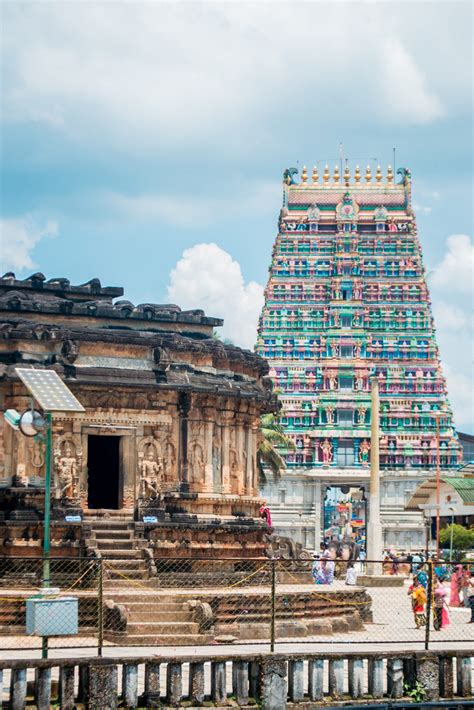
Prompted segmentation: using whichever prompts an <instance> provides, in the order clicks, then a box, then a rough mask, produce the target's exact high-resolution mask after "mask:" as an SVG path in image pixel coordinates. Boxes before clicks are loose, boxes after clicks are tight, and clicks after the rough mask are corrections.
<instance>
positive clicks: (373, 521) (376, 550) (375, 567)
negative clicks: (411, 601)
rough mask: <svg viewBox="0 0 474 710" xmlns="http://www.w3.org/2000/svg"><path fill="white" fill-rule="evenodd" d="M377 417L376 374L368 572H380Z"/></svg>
mask: <svg viewBox="0 0 474 710" xmlns="http://www.w3.org/2000/svg"><path fill="white" fill-rule="evenodd" d="M379 418H380V399H379V381H378V378H377V376H375V375H374V376H373V377H372V378H371V423H370V427H371V432H370V443H371V449H370V498H369V521H368V526H367V548H366V549H367V559H368V560H371V562H370V563H369V564H368V566H367V570H368V572H369V574H380V573H381V571H382V570H381V569H380V564H377V563H376V562H375V561H376V560H381V559H382V552H383V550H382V547H383V545H382V526H381V524H380V468H379V466H380V452H379V438H380V429H379Z"/></svg>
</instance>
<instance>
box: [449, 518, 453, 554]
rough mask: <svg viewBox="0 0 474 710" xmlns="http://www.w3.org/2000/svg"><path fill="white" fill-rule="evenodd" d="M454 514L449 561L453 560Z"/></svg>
mask: <svg viewBox="0 0 474 710" xmlns="http://www.w3.org/2000/svg"><path fill="white" fill-rule="evenodd" d="M453 536H454V513H451V535H450V542H449V561H450V562H452V559H453Z"/></svg>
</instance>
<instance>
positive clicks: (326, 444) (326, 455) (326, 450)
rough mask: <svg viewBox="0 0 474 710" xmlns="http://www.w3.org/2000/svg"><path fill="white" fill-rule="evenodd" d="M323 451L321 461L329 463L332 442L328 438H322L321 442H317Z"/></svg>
mask: <svg viewBox="0 0 474 710" xmlns="http://www.w3.org/2000/svg"><path fill="white" fill-rule="evenodd" d="M319 446H320V448H321V451H322V453H323V463H331V461H332V444H331V442H330V441H329V439H324V441H323V443H322V444H319Z"/></svg>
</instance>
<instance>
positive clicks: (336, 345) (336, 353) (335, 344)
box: [331, 340, 339, 357]
mask: <svg viewBox="0 0 474 710" xmlns="http://www.w3.org/2000/svg"><path fill="white" fill-rule="evenodd" d="M331 349H332V354H333V357H339V343H338V342H337V340H336V341H334V342H333V343H331Z"/></svg>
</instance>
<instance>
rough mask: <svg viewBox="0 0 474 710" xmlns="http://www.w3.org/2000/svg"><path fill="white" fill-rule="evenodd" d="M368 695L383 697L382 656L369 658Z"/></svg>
mask: <svg viewBox="0 0 474 710" xmlns="http://www.w3.org/2000/svg"><path fill="white" fill-rule="evenodd" d="M368 680H369V683H368V686H369V695H371V696H372V697H373V698H383V658H369V679H368Z"/></svg>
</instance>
